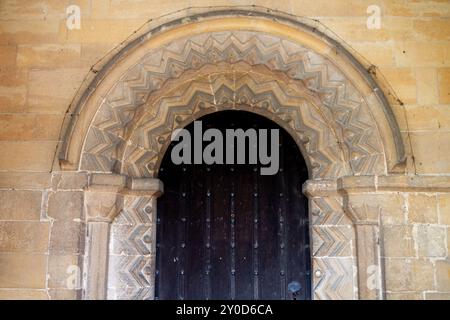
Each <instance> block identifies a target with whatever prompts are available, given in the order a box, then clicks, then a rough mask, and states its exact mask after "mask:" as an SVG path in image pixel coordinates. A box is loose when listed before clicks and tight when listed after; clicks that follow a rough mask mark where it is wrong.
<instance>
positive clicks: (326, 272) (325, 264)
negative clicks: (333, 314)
mask: <svg viewBox="0 0 450 320" xmlns="http://www.w3.org/2000/svg"><path fill="white" fill-rule="evenodd" d="M353 269H354V261H353V258H330V257H326V258H314V259H313V270H315V272H314V274H313V278H314V280H313V286H314V299H316V300H343V299H344V300H352V299H355V298H356V297H355V290H354V288H353V286H354V285H355V279H354V275H353Z"/></svg>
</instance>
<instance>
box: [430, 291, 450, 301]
mask: <svg viewBox="0 0 450 320" xmlns="http://www.w3.org/2000/svg"><path fill="white" fill-rule="evenodd" d="M425 300H450V292H425Z"/></svg>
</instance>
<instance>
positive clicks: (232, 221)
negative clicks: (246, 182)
mask: <svg viewBox="0 0 450 320" xmlns="http://www.w3.org/2000/svg"><path fill="white" fill-rule="evenodd" d="M233 173H234V172H233V171H231V170H229V174H228V176H229V177H230V179H231V182H230V185H231V186H230V189H231V190H230V197H229V199H230V200H229V201H230V299H231V300H234V299H236V252H235V250H236V230H235V224H236V207H235V198H236V197H235V192H236V187H235V175H234V174H233Z"/></svg>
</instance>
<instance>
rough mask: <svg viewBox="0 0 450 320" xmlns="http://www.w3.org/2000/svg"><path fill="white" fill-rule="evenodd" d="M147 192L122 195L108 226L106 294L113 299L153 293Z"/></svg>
mask: <svg viewBox="0 0 450 320" xmlns="http://www.w3.org/2000/svg"><path fill="white" fill-rule="evenodd" d="M153 203H154V199H153V198H152V197H148V196H125V199H124V209H123V210H122V212H121V213H120V214H119V215H118V217H117V218H116V219H115V221H114V223H113V224H112V227H111V233H110V244H109V272H108V295H109V296H110V297H112V298H115V299H139V300H141V299H150V298H153V296H154V280H153V278H154V271H155V268H154V262H155V248H154V245H155V241H154V237H155V234H156V233H155V230H154V226H155V223H154V222H155V211H154V210H153Z"/></svg>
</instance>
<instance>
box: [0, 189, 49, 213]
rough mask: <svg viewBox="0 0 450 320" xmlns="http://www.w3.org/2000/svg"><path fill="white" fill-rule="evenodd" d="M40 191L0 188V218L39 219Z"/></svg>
mask: <svg viewBox="0 0 450 320" xmlns="http://www.w3.org/2000/svg"><path fill="white" fill-rule="evenodd" d="M41 202H42V192H40V191H19V190H0V220H39V218H40V215H41Z"/></svg>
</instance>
